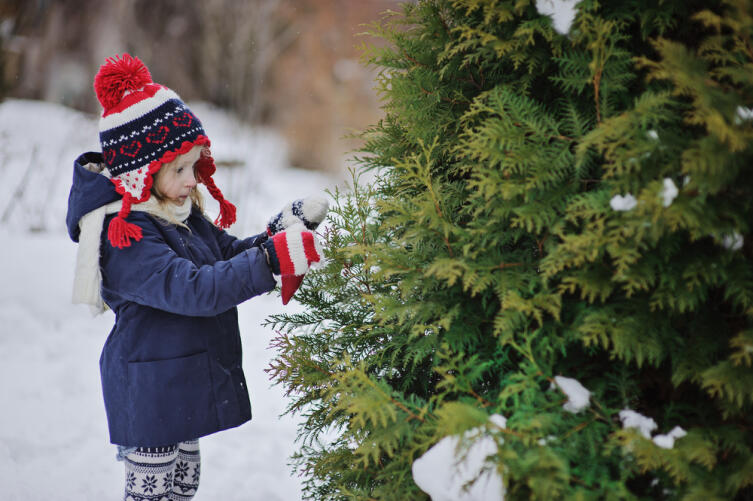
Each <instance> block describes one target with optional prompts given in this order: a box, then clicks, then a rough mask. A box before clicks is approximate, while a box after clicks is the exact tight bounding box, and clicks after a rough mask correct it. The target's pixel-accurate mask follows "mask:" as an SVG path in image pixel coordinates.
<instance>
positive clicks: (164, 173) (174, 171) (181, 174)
mask: <svg viewBox="0 0 753 501" xmlns="http://www.w3.org/2000/svg"><path fill="white" fill-rule="evenodd" d="M202 148H203V147H202V146H195V147H194V148H193V149H192V150H191V151H189V152H188V153H184V154H183V155H180V156H178V157H176V158H175V160H173V161H172V162H170V163H169V164H165V165H163V166H162V168H161V169H160V170H159V171H158V172H157V176H156V179H155V182H156V187H157V190H158V191H159V192H160V193H161V194H162V195H163V196H164V197H165V198H166V199H168V200H169V201H170V202H172V203H174V204H178V205H182V204H183V202H185V201H186V198H188V196H189V195H190V194H191V190H193V189H194V187H196V176H195V175H194V164H195V163H196V161H197V160H198V159H199V156H200V155H201V150H202Z"/></svg>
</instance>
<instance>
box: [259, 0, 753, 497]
mask: <svg viewBox="0 0 753 501" xmlns="http://www.w3.org/2000/svg"><path fill="white" fill-rule="evenodd" d="M371 32H372V33H374V34H376V35H378V36H381V37H383V38H384V39H386V40H387V41H388V42H389V45H388V46H387V47H386V48H377V47H367V48H365V51H366V52H365V54H366V55H365V58H366V60H367V62H368V63H369V64H372V65H375V66H376V67H377V68H379V69H380V76H379V79H378V84H379V88H380V91H381V93H382V95H383V98H384V113H385V115H384V118H383V120H382V121H381V122H380V123H378V124H377V125H375V126H374V127H373V128H372V129H370V130H368V131H366V132H365V133H364V138H365V146H364V150H363V153H364V154H363V155H362V156H361V157H359V160H360V165H361V167H360V171H359V172H356V173H354V175H353V186H352V191H350V192H348V193H345V194H343V193H339V192H336V193H334V196H335V199H336V204H335V207H334V209H333V211H332V214H331V217H330V221H329V229H328V231H327V233H326V235H325V237H326V241H327V246H328V249H329V250H328V255H327V257H328V259H329V261H328V263H327V265H326V267H324V268H323V269H321V270H319V271H317V272H315V273H312V274H311V275H310V276H309V277H307V279H306V281H305V282H304V287H303V288H302V289H301V291H300V292H299V294H298V296H297V298H298V299H299V301H300V302H301V303H303V305H304V306H305V311H304V312H303V313H300V314H295V315H280V316H275V317H272V318H270V320H269V323H270V324H271V325H272V326H273V327H274V328H275V329H276V330H277V331H278V335H277V337H276V339H275V346H276V347H277V349H278V356H277V358H276V359H275V361H274V362H273V365H272V367H271V368H270V369H269V371H270V373H271V375H272V377H273V379H274V380H275V381H276V382H277V383H279V384H282V385H284V387H285V388H286V390H287V393H288V395H289V396H290V398H291V403H290V405H289V408H288V411H289V412H291V413H297V414H300V415H301V416H303V418H304V421H303V424H302V426H301V428H300V430H299V440H300V445H301V448H300V452H299V453H298V454H297V455H296V457H295V458H294V463H295V465H296V466H297V467H298V468H299V469H300V471H302V472H303V474H304V475H305V477H306V485H305V487H306V495H307V496H308V497H310V498H315V499H396V500H406V499H425V498H426V497H427V496H426V495H425V494H424V493H423V492H422V491H421V490H420V489H419V488H418V487H417V486H416V485H415V483H414V481H413V477H412V475H411V465H412V463H413V462H414V461H415V460H416V459H417V458H418V457H420V456H421V455H422V454H423V453H424V452H425V451H427V449H429V448H430V447H431V446H432V445H433V444H435V443H436V442H437V441H438V440H440V439H441V438H442V437H445V436H447V435H451V434H462V433H463V432H464V431H466V430H469V429H472V428H478V427H481V429H485V430H487V431H486V433H487V435H488V436H491V437H493V438H494V440H495V441H496V443H497V446H498V453H497V454H496V455H494V456H493V457H491V458H490V461H491V462H492V464H493V465H495V467H496V468H497V470H498V471H499V473H500V474H501V475H502V477H503V479H504V482H505V486H506V492H507V493H506V499H547V500H549V499H685V500H704V501H707V500H717V499H718V500H729V499H751V498H752V497H753V450H752V449H753V418H751V411H752V410H753V368H752V367H751V364H752V363H753V322H752V320H753V267H751V256H752V255H753V248H752V247H751V243H750V242H751V239H750V237H749V235H750V221H753V217H752V216H753V169H751V168H750V165H751V162H752V161H753V147H752V146H751V138H753V109H751V107H753V8H752V5H751V2H748V1H745V0H724V1H722V0H719V1H700V0H664V1H656V0H624V1H607V0H583V1H582V2H580V3H579V5H578V15H577V17H576V18H575V21H574V23H573V24H572V26H571V28H570V31H569V33H567V34H561V33H558V32H557V31H555V30H554V29H553V27H552V22H551V19H550V18H548V17H547V16H543V15H541V14H540V13H539V11H538V10H537V8H536V4H535V2H534V1H532V0H432V1H429V0H425V1H418V2H417V3H415V4H405V5H403V6H402V7H401V10H400V12H397V13H388V14H387V15H386V17H385V18H384V19H383V20H382V22H380V23H377V24H375V25H374V26H372V27H371ZM364 172H367V173H368V174H369V175H370V176H372V177H373V181H371V182H369V183H364V182H359V180H360V179H361V178H362V177H361V175H362V174H363V173H364ZM557 376H564V377H568V378H574V379H576V380H577V381H579V382H580V383H581V384H582V385H583V386H584V387H585V388H587V389H588V390H589V391H590V392H591V395H590V405H589V406H588V407H587V408H586V409H584V410H582V411H580V412H571V411H572V409H570V410H567V409H566V407H567V405H564V406H563V404H567V401H568V397H567V395H566V394H565V393H564V392H563V391H562V390H561V388H562V386H561V385H559V384H555V383H556V382H557V380H556V379H555V378H556V377H557ZM625 409H631V410H633V411H637V412H639V413H640V414H642V415H644V416H646V417H649V418H652V419H653V420H654V421H655V423H656V424H657V428H656V430H655V432H654V434H655V435H657V434H667V433H668V432H669V431H670V430H671V429H673V428H674V427H675V426H679V427H681V428H682V429H684V430H685V431H687V434H686V435H685V436H682V438H677V437H679V436H680V435H681V434H678V435H675V438H676V440H675V441H674V444H673V446H672V447H667V445H672V444H671V443H670V444H666V443H665V442H663V441H662V440H660V438H661V437H656V436H654V437H653V438H654V439H653V440H652V437H651V433H650V432H644V433H641V431H639V430H638V429H635V428H631V427H625V426H624V424H625V415H623V416H622V418H621V416H620V412H621V411H624V410H625ZM492 414H501V415H503V416H504V417H506V418H507V424H506V426H505V427H504V428H501V427H499V426H494V425H493V424H491V422H490V421H489V416H490V415H492ZM664 438H665V439H666V437H664ZM670 442H671V440H670ZM662 445H663V446H662Z"/></svg>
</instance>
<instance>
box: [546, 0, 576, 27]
mask: <svg viewBox="0 0 753 501" xmlns="http://www.w3.org/2000/svg"><path fill="white" fill-rule="evenodd" d="M578 3H580V0H536V9H537V10H538V11H539V14H541V15H542V16H550V17H551V18H552V25H553V26H554V29H555V30H556V31H557V32H558V33H560V34H562V35H567V34H568V33H569V32H570V26H571V25H572V24H573V20H574V19H575V7H576V5H578Z"/></svg>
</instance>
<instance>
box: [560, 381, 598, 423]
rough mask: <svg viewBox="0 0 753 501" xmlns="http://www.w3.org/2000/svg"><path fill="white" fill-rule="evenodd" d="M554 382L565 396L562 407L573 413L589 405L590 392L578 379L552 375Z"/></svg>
mask: <svg viewBox="0 0 753 501" xmlns="http://www.w3.org/2000/svg"><path fill="white" fill-rule="evenodd" d="M554 382H555V384H556V385H557V386H558V387H559V389H560V390H562V393H564V394H565V396H567V402H565V403H564V404H563V405H562V408H563V409H565V410H566V411H568V412H572V413H573V414H577V413H578V412H580V411H582V410H583V409H585V408H587V407H588V405H589V399H590V398H591V392H590V391H588V390H587V389H586V388H585V387H584V386H583V385H582V384H580V382H579V381H577V380H575V379H572V378H569V377H563V376H555V377H554Z"/></svg>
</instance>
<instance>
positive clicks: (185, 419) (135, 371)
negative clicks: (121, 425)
mask: <svg viewBox="0 0 753 501" xmlns="http://www.w3.org/2000/svg"><path fill="white" fill-rule="evenodd" d="M128 400H129V401H128V404H127V407H128V410H129V412H128V414H129V416H128V417H129V420H128V421H129V426H128V427H129V436H130V442H131V443H133V444H138V445H143V446H156V445H171V444H174V443H177V442H180V441H183V440H190V439H192V438H198V437H199V436H201V435H204V434H206V433H208V432H211V431H213V430H214V429H216V427H217V412H216V409H215V402H214V397H213V392H212V380H211V376H210V370H209V355H208V354H207V352H201V353H197V354H195V355H190V356H187V357H181V358H171V359H166V360H156V361H152V362H129V363H128Z"/></svg>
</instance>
